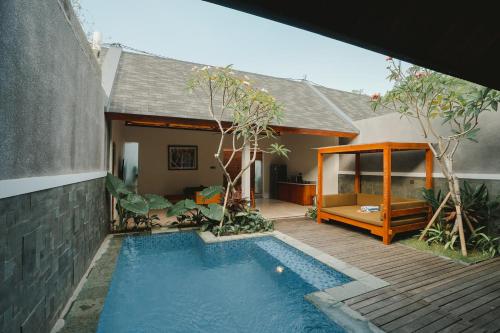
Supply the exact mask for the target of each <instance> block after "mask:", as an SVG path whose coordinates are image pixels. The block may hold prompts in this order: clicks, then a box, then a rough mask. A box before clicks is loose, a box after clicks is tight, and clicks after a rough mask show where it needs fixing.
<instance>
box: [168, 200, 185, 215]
mask: <svg viewBox="0 0 500 333" xmlns="http://www.w3.org/2000/svg"><path fill="white" fill-rule="evenodd" d="M188 210H189V209H187V208H186V205H185V200H181V201H178V202H176V203H175V205H173V206H172V207H170V209H169V210H168V211H167V216H168V217H170V216H180V215H182V214H184V213H185V212H187V211H188Z"/></svg>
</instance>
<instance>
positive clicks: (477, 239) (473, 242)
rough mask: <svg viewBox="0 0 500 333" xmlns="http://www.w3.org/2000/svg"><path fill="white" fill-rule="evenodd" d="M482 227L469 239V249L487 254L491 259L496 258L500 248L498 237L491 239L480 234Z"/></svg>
mask: <svg viewBox="0 0 500 333" xmlns="http://www.w3.org/2000/svg"><path fill="white" fill-rule="evenodd" d="M483 228H484V227H479V228H477V229H476V232H475V233H474V234H473V235H472V236H471V237H470V238H469V244H470V247H472V248H473V249H476V250H479V251H481V253H483V254H487V255H488V256H490V257H491V258H493V257H494V256H496V255H497V254H498V251H499V247H500V237H491V236H488V235H487V234H485V233H484V232H482V229H483Z"/></svg>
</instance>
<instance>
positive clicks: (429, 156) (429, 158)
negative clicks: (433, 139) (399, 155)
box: [425, 149, 434, 190]
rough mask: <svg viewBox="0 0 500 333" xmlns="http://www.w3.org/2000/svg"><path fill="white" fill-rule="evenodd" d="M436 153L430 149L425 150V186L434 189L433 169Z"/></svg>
mask: <svg viewBox="0 0 500 333" xmlns="http://www.w3.org/2000/svg"><path fill="white" fill-rule="evenodd" d="M433 162H434V154H433V153H432V151H431V150H430V149H426V150H425V188H426V189H428V190H430V189H432V171H433Z"/></svg>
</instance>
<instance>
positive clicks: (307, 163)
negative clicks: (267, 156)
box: [281, 134, 338, 194]
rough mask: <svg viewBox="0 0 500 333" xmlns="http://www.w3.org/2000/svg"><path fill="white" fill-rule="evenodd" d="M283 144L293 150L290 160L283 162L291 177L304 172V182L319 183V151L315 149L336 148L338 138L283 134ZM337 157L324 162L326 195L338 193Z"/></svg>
mask: <svg viewBox="0 0 500 333" xmlns="http://www.w3.org/2000/svg"><path fill="white" fill-rule="evenodd" d="M281 143H282V144H283V145H285V146H286V147H287V148H288V149H290V150H291V152H290V154H289V158H288V159H284V160H282V162H283V163H285V164H287V170H288V175H289V176H294V175H297V174H298V173H299V172H302V177H303V179H304V180H309V181H317V179H318V159H317V151H316V150H315V149H314V148H319V147H325V146H334V145H337V144H338V138H336V137H324V136H314V135H302V134H283V135H282V136H281ZM337 159H338V158H337V157H336V156H329V157H326V158H325V159H324V162H323V168H324V169H323V170H324V172H323V175H324V180H323V188H324V193H326V194H330V193H337V181H336V180H337V177H336V174H337V170H338V168H337V167H335V163H336V162H335V161H336V160H337Z"/></svg>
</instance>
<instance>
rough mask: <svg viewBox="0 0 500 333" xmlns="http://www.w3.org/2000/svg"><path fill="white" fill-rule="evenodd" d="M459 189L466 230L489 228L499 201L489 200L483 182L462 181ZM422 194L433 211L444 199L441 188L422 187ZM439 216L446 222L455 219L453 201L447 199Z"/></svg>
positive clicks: (496, 213) (499, 206)
mask: <svg viewBox="0 0 500 333" xmlns="http://www.w3.org/2000/svg"><path fill="white" fill-rule="evenodd" d="M460 191H461V194H462V204H463V211H462V216H463V218H464V220H465V222H466V223H467V225H468V231H469V232H470V233H471V234H473V233H474V229H475V228H478V227H486V228H490V223H491V221H492V220H493V219H495V218H497V217H498V213H499V208H500V201H499V200H498V199H496V200H490V195H489V192H488V188H487V187H486V185H485V184H484V183H483V184H479V185H477V186H472V185H471V184H469V182H467V181H464V182H463V185H462V186H461V187H460ZM422 196H423V197H424V199H425V200H426V201H427V202H428V203H429V204H430V205H431V206H432V208H433V210H434V212H435V211H436V210H437V208H438V207H439V205H440V204H441V202H443V200H444V195H443V193H442V191H441V190H439V191H437V192H435V191H434V190H433V189H423V190H422ZM441 217H442V218H444V219H445V220H446V221H448V222H453V221H454V220H455V218H456V210H455V206H454V204H453V202H451V201H448V202H447V203H446V204H445V206H444V208H443V209H442V211H441ZM491 229H492V228H491ZM490 232H493V230H491V231H490Z"/></svg>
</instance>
